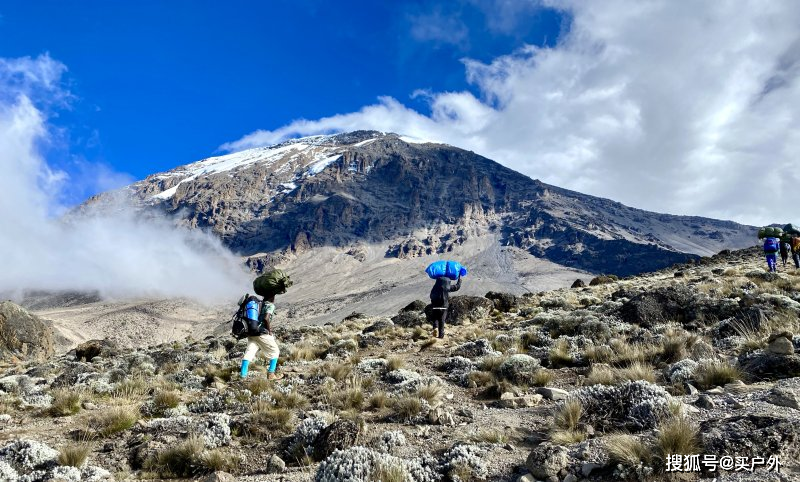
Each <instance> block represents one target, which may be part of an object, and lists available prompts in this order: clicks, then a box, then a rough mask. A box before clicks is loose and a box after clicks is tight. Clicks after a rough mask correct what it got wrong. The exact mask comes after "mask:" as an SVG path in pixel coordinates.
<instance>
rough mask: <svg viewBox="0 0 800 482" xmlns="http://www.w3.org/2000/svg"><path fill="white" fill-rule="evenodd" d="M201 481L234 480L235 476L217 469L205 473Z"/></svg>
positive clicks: (218, 481)
mask: <svg viewBox="0 0 800 482" xmlns="http://www.w3.org/2000/svg"><path fill="white" fill-rule="evenodd" d="M203 482H236V477H234V476H233V475H231V474H229V473H227V472H222V471H217V472H214V473H213V474H208V475H206V476H205V477H204V478H203Z"/></svg>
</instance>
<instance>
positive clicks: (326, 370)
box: [318, 363, 353, 382]
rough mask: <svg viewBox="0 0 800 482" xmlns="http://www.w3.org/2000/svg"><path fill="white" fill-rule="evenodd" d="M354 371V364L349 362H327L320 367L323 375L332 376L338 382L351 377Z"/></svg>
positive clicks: (319, 370)
mask: <svg viewBox="0 0 800 482" xmlns="http://www.w3.org/2000/svg"><path fill="white" fill-rule="evenodd" d="M352 371H353V366H352V365H350V364H349V363H325V364H324V365H322V366H321V367H320V368H319V369H318V372H319V373H320V374H321V375H324V376H326V377H331V378H333V379H334V380H336V381H337V382H341V381H342V380H344V379H345V378H347V377H349V376H350V373H352Z"/></svg>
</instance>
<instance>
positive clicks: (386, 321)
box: [362, 318, 394, 333]
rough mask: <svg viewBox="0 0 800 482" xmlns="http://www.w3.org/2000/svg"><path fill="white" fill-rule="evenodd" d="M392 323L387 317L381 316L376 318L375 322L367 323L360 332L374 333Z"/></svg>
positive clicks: (390, 325) (390, 326)
mask: <svg viewBox="0 0 800 482" xmlns="http://www.w3.org/2000/svg"><path fill="white" fill-rule="evenodd" d="M393 326H394V323H393V322H392V320H390V319H389V318H381V319H379V320H377V321H376V322H375V323H373V324H371V325H369V326H368V327H366V328H364V329H363V330H362V333H374V332H376V331H380V330H385V329H388V328H392V327H393Z"/></svg>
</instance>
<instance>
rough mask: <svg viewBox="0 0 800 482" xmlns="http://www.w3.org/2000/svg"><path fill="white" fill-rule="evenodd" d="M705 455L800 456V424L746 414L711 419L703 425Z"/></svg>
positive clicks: (781, 418) (701, 426) (788, 420)
mask: <svg viewBox="0 0 800 482" xmlns="http://www.w3.org/2000/svg"><path fill="white" fill-rule="evenodd" d="M700 434H701V438H702V445H703V449H704V453H711V454H736V455H737V456H740V457H764V455H765V454H768V455H776V456H779V457H780V458H781V459H786V460H797V459H798V457H800V444H798V443H797V441H798V440H800V424H798V423H797V420H796V419H790V418H786V417H780V416H771V415H757V414H747V415H740V416H733V417H727V418H712V419H709V420H705V421H703V422H701V423H700Z"/></svg>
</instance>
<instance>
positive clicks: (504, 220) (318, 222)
mask: <svg viewBox="0 0 800 482" xmlns="http://www.w3.org/2000/svg"><path fill="white" fill-rule="evenodd" d="M119 194H123V195H124V196H125V197H128V198H131V199H133V200H134V201H135V202H136V203H137V204H138V205H139V206H149V207H154V208H156V209H158V210H161V211H164V212H166V213H169V214H170V215H172V216H174V217H175V218H176V219H177V220H179V221H180V222H181V223H184V224H186V225H188V226H191V227H197V228H205V229H210V230H211V231H212V232H214V233H216V234H217V235H219V236H220V237H221V238H222V239H223V240H224V242H225V243H226V244H227V245H228V246H230V247H231V248H232V249H233V250H235V251H236V252H239V253H241V254H242V255H244V256H248V257H251V259H250V263H251V265H252V266H253V267H256V268H258V267H263V266H264V265H265V264H274V263H277V262H285V261H286V260H287V259H290V258H291V257H292V256H294V255H297V254H302V253H303V252H306V251H309V250H312V249H316V248H323V247H335V248H338V249H341V250H342V251H343V252H346V253H348V254H350V255H351V256H353V257H354V258H355V259H357V260H361V259H363V257H364V253H363V251H364V248H363V246H362V245H363V244H369V245H371V246H379V247H380V250H381V251H382V252H381V255H382V256H384V257H390V258H402V259H407V258H415V257H420V256H437V255H441V254H444V253H448V252H451V251H452V250H453V249H455V248H456V247H458V246H461V245H463V244H464V243H465V242H466V241H467V240H469V239H470V238H475V237H486V236H493V237H494V238H495V239H496V240H497V242H498V243H499V245H501V246H512V247H516V248H520V249H521V250H524V251H525V252H527V253H529V254H530V255H531V256H533V257H536V258H543V259H546V260H548V261H551V262H554V263H556V264H559V265H562V266H566V267H568V268H571V269H573V270H578V271H589V272H595V273H597V272H605V273H614V274H618V275H629V274H634V273H639V272H644V271H649V270H653V269H658V268H662V267H665V266H669V265H671V264H673V263H675V262H680V261H684V260H686V259H689V258H690V257H692V256H694V255H710V254H714V253H716V252H718V251H720V250H721V249H724V248H742V247H745V246H748V245H752V244H753V241H754V240H753V229H752V227H748V226H742V225H739V224H737V223H733V222H728V221H718V220H713V219H707V218H700V217H689V216H671V215H666V214H656V213H651V212H647V211H642V210H638V209H633V208H630V207H627V206H624V205H622V204H620V203H616V202H613V201H609V200H606V199H600V198H596V197H592V196H587V195H583V194H580V193H577V192H573V191H568V190H565V189H561V188H558V187H555V186H550V185H547V184H544V183H542V182H540V181H537V180H532V179H530V178H528V177H526V176H524V175H522V174H519V173H517V172H515V171H512V170H510V169H507V168H505V167H503V166H501V165H500V164H498V163H496V162H494V161H491V160H489V159H486V158H484V157H481V156H479V155H477V154H475V153H472V152H469V151H465V150H462V149H458V148H456V147H453V146H448V145H443V144H433V143H424V142H420V141H417V140H413V139H409V138H405V137H401V136H397V135H395V134H384V133H379V132H374V131H358V132H352V133H347V134H338V135H332V136H314V137H308V138H302V139H296V140H291V141H287V142H284V143H282V144H279V145H276V146H272V147H265V148H257V149H250V150H247V151H243V152H238V153H235V154H229V155H225V156H220V157H213V158H209V159H205V160H202V161H199V162H196V163H193V164H189V165H186V166H181V167H178V168H176V169H173V170H171V171H168V172H165V173H159V174H154V175H152V176H149V177H148V178H146V179H145V180H143V181H140V182H137V183H135V184H133V185H131V186H129V187H128V188H126V189H124V190H123V191H121V192H118V193H110V194H106V195H100V196H97V197H96V198H93V199H92V200H90V201H89V202H88V203H87V204H86V205H85V206H84V209H85V208H87V207H89V206H107V205H109V204H111V203H112V202H113V200H115V199H116V196H117V195H119Z"/></svg>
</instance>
